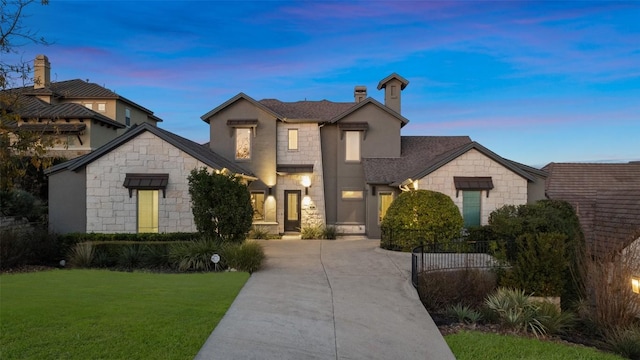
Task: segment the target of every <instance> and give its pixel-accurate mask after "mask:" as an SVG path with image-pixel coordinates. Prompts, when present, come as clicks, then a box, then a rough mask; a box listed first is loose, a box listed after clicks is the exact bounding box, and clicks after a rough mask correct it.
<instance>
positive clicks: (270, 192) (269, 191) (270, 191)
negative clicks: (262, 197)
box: [267, 186, 273, 196]
mask: <svg viewBox="0 0 640 360" xmlns="http://www.w3.org/2000/svg"><path fill="white" fill-rule="evenodd" d="M272 189H273V188H272V187H271V186H269V190H268V192H267V195H269V196H271V195H273V194H272Z"/></svg>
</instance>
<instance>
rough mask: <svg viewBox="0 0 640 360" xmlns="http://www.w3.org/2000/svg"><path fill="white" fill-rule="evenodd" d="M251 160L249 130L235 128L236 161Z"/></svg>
mask: <svg viewBox="0 0 640 360" xmlns="http://www.w3.org/2000/svg"><path fill="white" fill-rule="evenodd" d="M250 159H251V129H249V128H236V160H250Z"/></svg>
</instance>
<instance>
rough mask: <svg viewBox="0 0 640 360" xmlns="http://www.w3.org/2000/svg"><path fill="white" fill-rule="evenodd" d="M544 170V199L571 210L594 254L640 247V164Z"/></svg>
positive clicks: (573, 165) (559, 165) (552, 165)
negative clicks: (546, 198)
mask: <svg viewBox="0 0 640 360" xmlns="http://www.w3.org/2000/svg"><path fill="white" fill-rule="evenodd" d="M543 170H545V171H547V172H548V174H549V176H548V178H547V180H546V196H547V197H548V198H549V199H553V200H564V201H567V202H568V203H570V204H571V205H572V206H573V207H574V209H575V210H576V213H577V215H578V218H579V219H580V225H581V226H582V230H583V232H584V235H585V241H586V243H587V245H588V246H589V247H590V249H591V252H592V253H593V254H595V255H611V254H620V253H624V252H625V250H627V249H630V248H632V247H634V246H635V247H640V163H639V162H631V163H623V164H587V163H550V164H548V165H547V166H545V167H544V168H543ZM638 266H639V268H640V264H638ZM638 275H640V274H638Z"/></svg>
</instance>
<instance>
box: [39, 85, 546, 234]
mask: <svg viewBox="0 0 640 360" xmlns="http://www.w3.org/2000/svg"><path fill="white" fill-rule="evenodd" d="M407 84H408V81H407V80H406V79H404V78H403V77H401V76H400V75H398V74H395V73H394V74H391V75H390V76H388V77H386V78H385V79H383V80H382V81H380V83H379V84H378V89H379V90H381V89H384V94H385V100H384V104H382V103H380V102H378V101H376V100H374V99H372V98H370V97H368V96H367V89H366V87H364V86H356V87H355V91H354V101H353V102H331V101H327V100H322V101H306V100H305V101H298V102H282V101H279V100H276V99H265V100H260V101H257V100H255V99H253V98H251V97H250V96H248V95H246V94H244V93H240V94H238V95H236V96H234V97H232V98H231V99H229V100H227V101H226V102H224V103H222V104H220V105H219V106H217V107H215V108H214V109H212V110H211V111H209V112H207V113H206V114H204V115H203V116H202V117H201V118H202V120H203V121H205V122H206V123H208V124H209V127H210V141H209V143H207V144H205V145H198V144H195V143H192V142H190V141H188V140H186V139H183V138H180V137H179V136H177V135H174V134H171V133H169V132H167V131H165V130H161V129H157V128H154V127H151V126H148V125H146V124H145V125H143V126H139V127H137V128H134V129H131V130H130V131H128V132H126V133H125V134H124V135H122V136H121V137H120V138H117V139H116V140H114V141H112V142H110V143H108V144H106V145H105V146H103V147H101V148H100V149H98V150H97V151H95V152H93V153H91V154H89V155H85V156H83V157H81V158H78V159H77V160H73V161H70V162H67V163H64V164H61V165H58V166H56V167H54V168H52V169H50V170H49V171H48V173H49V174H50V177H49V185H50V198H49V213H50V218H49V220H50V223H51V230H52V231H56V232H73V231H80V232H85V231H86V232H92V231H93V232H136V231H139V232H142V231H158V232H170V231H190V230H194V229H195V226H194V225H193V217H192V215H191V209H190V206H189V204H190V203H189V195H188V191H187V190H188V189H187V180H186V179H187V176H188V174H189V171H190V170H192V169H193V168H196V167H199V166H202V165H206V166H207V167H209V168H210V169H215V170H221V169H223V168H224V169H227V170H228V171H231V172H233V173H236V174H239V176H243V177H244V178H245V179H246V180H247V182H248V184H249V190H250V192H251V200H252V204H253V207H254V221H253V223H254V225H255V226H261V227H263V228H265V229H268V230H269V231H270V232H272V233H299V232H300V230H301V228H303V227H306V226H314V225H319V226H322V225H331V226H335V227H336V228H337V231H338V232H339V233H342V234H360V235H367V236H368V237H370V238H378V237H379V236H380V221H381V219H382V218H383V217H384V215H385V213H386V211H387V209H388V207H389V205H390V204H391V202H392V201H393V199H394V198H395V197H396V196H397V195H398V194H400V192H402V191H410V190H412V189H429V190H435V191H440V192H443V193H445V194H447V195H449V196H450V197H451V198H452V199H453V200H454V202H455V203H456V205H457V206H458V207H459V208H460V211H461V213H462V214H463V218H464V220H465V224H466V226H468V227H470V226H477V225H481V224H486V223H487V221H488V217H489V214H490V213H491V211H493V210H495V209H497V208H499V207H501V206H503V205H507V204H513V205H520V204H525V203H527V202H533V201H536V200H539V199H542V198H544V179H545V177H546V173H545V172H543V171H541V170H538V169H535V168H531V167H528V166H525V165H522V164H519V163H516V162H513V161H509V160H507V159H504V158H502V157H501V156H499V155H497V154H495V153H493V152H492V151H490V150H488V149H487V148H485V147H483V146H482V145H480V144H478V143H476V142H473V141H472V140H471V139H470V138H469V137H467V136H401V129H402V127H404V126H405V125H406V124H407V123H408V122H409V120H408V119H406V118H405V117H404V116H402V115H401V92H402V90H403V89H405V87H406V86H407ZM163 174H164V175H163ZM166 174H168V177H167V176H165V175H166ZM145 181H146V183H148V184H149V185H148V186H145V187H140V185H136V184H142V183H145ZM136 186H137V187H136ZM149 190H155V191H156V192H155V193H153V194H154V195H149V194H146V193H145V192H140V191H149ZM159 190H166V192H165V191H163V192H162V194H166V197H164V196H163V197H162V198H159V197H158V194H157V192H158V191H159ZM138 194H141V195H143V196H145V197H148V196H151V197H153V200H145V199H146V198H142V197H139V196H138ZM156 198H157V202H155V201H156V200H155V199H156ZM148 201H151V203H152V204H155V205H153V206H154V207H153V208H150V207H149V206H151V205H148V204H147V202H148ZM136 209H137V210H136ZM140 209H143V210H144V209H152V210H153V211H152V212H155V211H157V212H158V215H155V217H154V218H153V219H154V220H153V221H152V224H153V226H150V227H148V226H142V225H141V224H143V223H145V222H144V221H143V218H144V217H146V216H147V214H146V213H142V212H141V211H143V210H140ZM136 211H138V212H136ZM144 211H147V210H144ZM149 211H151V210H149Z"/></svg>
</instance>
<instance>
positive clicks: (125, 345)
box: [0, 270, 249, 360]
mask: <svg viewBox="0 0 640 360" xmlns="http://www.w3.org/2000/svg"><path fill="white" fill-rule="evenodd" d="M248 277H249V274H247V273H241V272H232V273H197V274H157V273H140V272H133V273H130V272H114V271H107V270H53V271H44V272H36V273H26V274H16V275H1V276H0V344H1V349H2V350H1V353H0V358H2V359H83V360H84V359H193V357H194V356H195V355H196V354H197V352H198V351H199V350H200V348H201V347H202V345H203V344H204V342H205V340H206V339H207V337H208V336H209V334H210V333H211V331H213V329H214V328H215V327H216V325H217V324H218V322H219V321H220V319H221V318H222V316H223V315H224V314H225V312H226V311H227V309H228V308H229V306H230V305H231V303H232V302H233V300H234V299H235V297H236V295H237V294H238V292H239V291H240V289H241V288H242V286H243V285H244V283H245V282H246V281H247V279H248Z"/></svg>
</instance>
